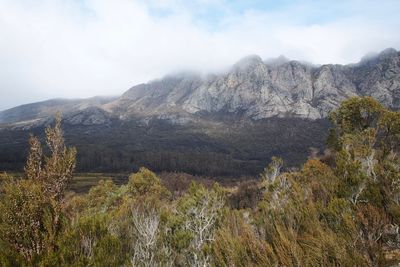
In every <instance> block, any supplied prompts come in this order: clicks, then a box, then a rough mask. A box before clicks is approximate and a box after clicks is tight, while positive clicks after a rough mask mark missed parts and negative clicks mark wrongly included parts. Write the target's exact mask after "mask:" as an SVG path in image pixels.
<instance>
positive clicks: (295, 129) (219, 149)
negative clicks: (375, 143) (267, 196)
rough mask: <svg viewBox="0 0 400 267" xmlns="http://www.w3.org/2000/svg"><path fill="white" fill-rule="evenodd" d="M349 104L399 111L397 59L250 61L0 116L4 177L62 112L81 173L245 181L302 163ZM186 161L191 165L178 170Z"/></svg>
mask: <svg viewBox="0 0 400 267" xmlns="http://www.w3.org/2000/svg"><path fill="white" fill-rule="evenodd" d="M351 96H372V97H374V98H376V99H377V100H378V101H380V102H381V103H383V104H384V105H385V106H387V107H389V108H392V109H396V110H397V109H399V108H400V53H399V52H398V51H396V50H395V49H391V48H389V49H386V50H384V51H382V52H381V53H379V54H376V55H369V56H366V57H364V58H363V59H362V60H361V61H360V62H358V63H356V64H349V65H333V64H327V65H322V66H316V65H312V64H309V63H306V62H299V61H295V60H288V59H286V58H285V57H283V56H281V57H279V58H277V59H268V60H265V61H263V60H262V59H261V58H260V57H259V56H256V55H252V56H248V57H245V58H243V59H241V60H240V61H238V62H237V63H236V64H234V65H233V66H232V67H231V68H230V69H229V70H228V71H226V72H224V73H219V74H209V75H199V74H196V73H181V74H176V75H169V76H166V77H164V78H162V79H158V80H154V81H150V82H148V83H146V84H139V85H136V86H134V87H132V88H131V89H129V90H128V91H126V92H125V93H124V94H122V95H121V96H119V97H113V98H101V97H95V98H90V99H80V100H63V99H56V100H49V101H44V102H39V103H34V104H28V105H23V106H19V107H15V108H12V109H9V110H6V111H3V112H0V151H1V150H2V151H5V150H7V151H8V152H9V153H11V154H12V155H15V159H14V160H13V161H12V162H8V163H7V164H6V163H4V161H7V160H8V159H7V158H6V156H5V155H3V156H2V155H1V153H0V170H1V169H5V168H10V167H11V168H13V167H12V166H14V165H15V166H19V167H20V166H21V164H22V162H23V160H22V159H23V157H22V155H23V154H24V153H25V154H26V146H19V145H13V144H15V143H17V144H22V143H23V142H24V141H23V139H22V138H25V137H27V133H28V132H40V131H39V130H38V129H41V128H42V127H43V126H45V125H47V124H48V123H50V122H51V120H52V117H53V116H54V114H55V113H56V112H57V111H61V112H62V114H63V119H64V121H63V122H64V124H65V129H66V134H67V135H69V136H70V138H71V139H70V141H71V143H72V144H75V145H78V150H79V149H80V148H81V149H83V150H84V151H83V152H81V153H82V154H85V155H84V156H82V157H81V161H83V162H86V163H82V165H81V167H82V169H88V170H94V169H95V170H103V168H104V169H106V170H116V171H118V170H120V169H124V170H125V169H129V168H131V166H137V165H139V164H143V165H146V166H149V165H150V167H152V168H153V169H155V170H164V169H167V170H177V171H181V170H183V171H188V172H192V173H197V172H200V173H201V172H202V171H201V170H205V171H204V172H205V173H206V174H221V175H222V174H230V173H229V172H226V171H225V170H226V169H229V168H231V169H236V170H239V171H234V173H235V174H240V175H244V174H247V173H254V172H256V171H259V170H261V169H262V166H263V165H265V164H266V162H267V161H268V158H269V157H270V156H272V155H278V156H282V157H284V158H286V159H288V163H289V165H291V164H298V163H299V162H301V161H302V160H304V159H305V158H306V156H307V154H308V153H309V149H310V148H312V147H314V148H318V149H323V146H324V145H323V144H324V139H325V137H326V133H327V130H328V128H329V123H328V122H327V120H326V117H327V115H328V113H329V112H330V111H331V110H332V109H334V108H336V107H338V105H339V104H340V102H341V101H343V100H344V99H346V98H348V97H351ZM16 136H19V137H20V138H21V139H18V138H17V137H16ZM85 136H86V137H87V138H86V137H85ZM116 137H118V139H115V138H116ZM17 139H18V141H16V140H17ZM67 140H68V138H67ZM82 140H85V142H83V141H82ZM25 144H26V141H25ZM22 150H23V151H24V153H22V152H21V151H22ZM18 151H20V152H19V153H18ZM89 151H90V153H92V152H93V153H92V154H91V155H88V153H89ZM105 151H107V153H108V154H107V155H105V154H104V153H105ZM122 155H124V156H126V157H128V158H129V159H130V160H128V161H127V162H124V160H123V159H122ZM139 156H140V157H142V158H141V159H138V157H139ZM96 157H97V158H98V159H96V160H94V159H93V158H96ZM99 157H100V158H101V157H103V158H104V160H103V159H99ZM151 157H153V159H151ZM105 158H107V160H105ZM167 158H168V159H167ZM188 159H191V163H185V164H183V165H185V166H182V164H181V163H179V161H188ZM8 161H9V160H8ZM156 161H157V162H156ZM116 162H117V163H116ZM122 162H124V163H122ZM215 162H219V163H220V164H217V166H215V164H216V163H215ZM222 162H224V163H222ZM206 164H208V167H207V168H208V169H207V168H206V167H205V166H204V165H206ZM99 165H103V166H99ZM120 165H121V166H122V167H121V166H120ZM186 165H187V166H186ZM243 166H250V167H243ZM246 168H247V169H246ZM244 169H245V170H244ZM221 170H222V171H221Z"/></svg>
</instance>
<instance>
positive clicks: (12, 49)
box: [0, 0, 400, 110]
mask: <svg viewBox="0 0 400 267" xmlns="http://www.w3.org/2000/svg"><path fill="white" fill-rule="evenodd" d="M399 14H400V1H399V0H380V1H377V0H347V1H345V0H343V1H342V0H333V1H328V0H326V1H311V0H308V1H307V0H292V1H289V0H283V1H276V0H264V1H261V0H260V1H258V0H241V1H239V0H233V1H228V0H192V1H188V0H158V1H156V0H112V1H111V0H35V1H31V0H0V92H1V98H0V110H2V109H6V108H10V107H13V106H16V105H19V104H24V103H29V102H33V101H40V100H45V99H48V98H55V97H67V98H74V97H75V98H76V97H90V96H95V95H118V94H121V93H123V92H124V91H125V90H127V89H128V88H130V87H131V86H133V85H135V84H138V83H142V82H146V81H148V80H151V79H155V78H160V77H162V76H164V75H166V74H168V73H174V72H179V71H200V72H215V71H220V70H223V69H224V68H227V67H228V66H230V65H231V64H233V63H235V62H236V61H237V60H238V59H240V58H241V57H243V56H246V55H249V54H258V55H260V56H261V57H262V58H264V59H267V58H271V57H277V56H279V55H285V56H286V57H288V58H291V59H297V60H305V61H309V62H312V63H315V64H324V63H350V62H357V61H358V60H359V59H360V58H361V57H362V56H363V55H365V54H366V53H369V52H374V51H380V50H383V49H385V48H387V47H393V48H396V49H399V48H400V19H399V17H400V16H399Z"/></svg>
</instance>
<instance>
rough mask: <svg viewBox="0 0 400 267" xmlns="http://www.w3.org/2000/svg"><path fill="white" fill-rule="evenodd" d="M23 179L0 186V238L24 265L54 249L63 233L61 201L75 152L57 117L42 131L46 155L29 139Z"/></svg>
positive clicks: (37, 144) (73, 166)
mask: <svg viewBox="0 0 400 267" xmlns="http://www.w3.org/2000/svg"><path fill="white" fill-rule="evenodd" d="M29 143H30V152H29V156H28V159H27V162H26V166H25V177H23V178H22V179H11V180H10V181H9V182H6V184H5V185H4V186H3V193H2V194H1V196H0V197H1V201H0V202H1V204H0V213H1V214H0V235H1V239H3V240H5V246H8V247H11V248H13V249H14V250H15V251H16V252H17V254H19V255H21V256H22V257H23V258H24V259H25V260H26V261H27V262H31V263H32V262H33V261H35V260H37V258H39V257H40V256H41V255H42V254H44V253H52V252H53V251H54V250H56V249H57V244H56V243H57V240H58V239H59V237H60V235H61V234H62V230H63V222H62V220H63V199H64V193H65V190H66V187H67V184H68V182H69V181H70V179H71V178H72V174H73V170H74V168H75V156H76V150H75V149H74V148H67V147H66V146H65V144H64V138H63V132H62V130H61V116H60V115H58V116H57V117H56V120H55V126H54V127H48V128H46V144H47V147H48V149H49V151H50V155H48V156H46V155H43V151H42V148H41V144H40V142H39V140H38V139H37V138H36V137H33V136H31V137H30V140H29Z"/></svg>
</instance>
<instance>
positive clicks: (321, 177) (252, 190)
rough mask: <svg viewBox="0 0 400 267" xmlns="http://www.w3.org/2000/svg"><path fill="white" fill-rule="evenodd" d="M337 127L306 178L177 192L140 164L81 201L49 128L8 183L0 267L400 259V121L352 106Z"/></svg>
mask: <svg viewBox="0 0 400 267" xmlns="http://www.w3.org/2000/svg"><path fill="white" fill-rule="evenodd" d="M331 120H332V123H333V125H334V128H333V129H332V131H331V133H330V136H329V138H328V144H329V147H330V152H327V153H325V154H324V155H320V156H315V157H312V158H310V159H309V160H308V161H307V162H306V163H305V164H304V165H303V166H302V167H301V168H299V170H297V171H286V172H284V171H283V170H284V162H283V160H281V159H279V158H272V161H271V164H270V165H269V166H268V167H267V168H266V169H265V170H264V172H263V173H262V174H261V177H260V178H259V179H258V181H256V182H254V181H253V182H245V183H243V184H241V185H239V186H237V187H221V186H219V185H218V184H214V185H212V186H207V187H205V186H204V185H202V184H198V183H192V184H190V185H189V186H187V185H185V186H183V187H182V189H181V190H177V191H179V192H176V191H174V192H171V190H168V189H167V187H166V186H165V185H164V184H163V183H162V182H161V180H160V179H159V178H158V177H157V175H156V174H155V173H153V172H151V171H150V170H148V169H145V168H141V169H140V170H139V171H138V172H136V173H134V174H132V175H131V176H130V177H129V181H128V183H127V184H124V185H115V184H114V183H112V182H111V181H110V180H104V181H101V182H100V183H99V184H98V185H97V186H95V187H92V188H91V190H90V191H89V192H88V193H87V194H82V195H73V194H67V193H66V190H65V188H66V185H67V184H68V182H69V181H70V179H71V177H72V171H73V169H74V166H75V161H74V159H75V150H74V149H68V148H66V147H65V145H64V142H63V138H62V132H61V129H60V122H59V120H58V121H57V124H56V126H55V127H54V128H48V130H47V131H46V136H47V146H48V147H49V149H42V148H41V146H40V143H39V142H38V140H37V139H35V138H33V137H32V138H31V141H30V144H31V149H30V154H29V157H28V160H27V163H26V167H25V176H24V177H22V179H20V178H15V177H9V176H7V175H4V176H3V177H2V180H1V196H0V197H1V202H0V264H1V266H390V265H393V264H396V263H399V262H400V253H398V252H399V251H400V233H399V223H400V159H399V157H398V154H397V153H398V152H399V147H400V113H398V112H392V111H388V110H386V109H384V108H383V107H382V106H381V105H380V104H378V103H377V102H375V101H374V100H373V99H371V98H352V99H349V100H348V101H345V102H344V103H343V104H342V105H341V107H340V108H339V109H338V110H336V111H334V112H333V113H332V114H331ZM43 151H46V152H48V153H44V152H43ZM45 154H46V155H45ZM168 188H170V189H171V188H174V187H171V185H170V186H169V187H168ZM177 188H179V187H177Z"/></svg>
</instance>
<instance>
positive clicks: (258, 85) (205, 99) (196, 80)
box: [108, 49, 400, 120]
mask: <svg viewBox="0 0 400 267" xmlns="http://www.w3.org/2000/svg"><path fill="white" fill-rule="evenodd" d="M351 96H372V97H374V98H376V99H377V100H379V101H380V102H381V103H383V104H384V105H386V106H388V107H390V108H394V109H398V108H399V107H400V56H399V52H397V51H396V50H394V49H387V50H385V51H383V52H381V53H380V54H378V55H376V56H374V57H370V58H368V59H364V60H362V61H361V62H360V63H358V64H353V65H331V64H329V65H323V66H313V65H311V64H307V63H301V62H298V61H289V60H287V59H285V58H283V57H280V58H278V59H277V60H269V61H266V62H263V61H262V59H261V58H260V57H258V56H249V57H246V58H244V59H242V60H240V61H239V62H238V63H236V64H235V65H234V66H233V67H232V68H231V70H230V71H229V72H227V73H225V74H222V75H214V76H209V77H206V78H202V77H199V76H196V75H192V76H190V75H189V76H185V75H183V76H181V77H167V78H164V79H162V80H158V81H154V82H150V83H148V84H145V85H139V86H136V87H133V88H132V89H130V90H129V91H128V92H127V93H126V94H124V95H123V96H122V97H121V98H120V99H117V100H116V101H114V102H112V103H110V104H109V105H108V110H110V111H111V112H115V111H119V112H120V113H121V114H124V115H123V116H124V117H129V115H130V114H135V115H143V116H153V115H156V116H157V115H160V114H162V115H163V116H165V114H181V115H182V116H188V115H193V114H196V113H198V112H202V113H204V112H206V113H218V112H224V113H232V114H235V113H240V114H245V115H246V116H247V117H249V118H251V119H255V120H257V119H262V118H269V117H299V118H308V119H318V118H324V117H326V116H327V115H328V113H329V112H330V111H331V110H332V109H334V108H336V107H338V105H339V104H340V102H342V101H343V100H345V99H347V98H348V97H351Z"/></svg>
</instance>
